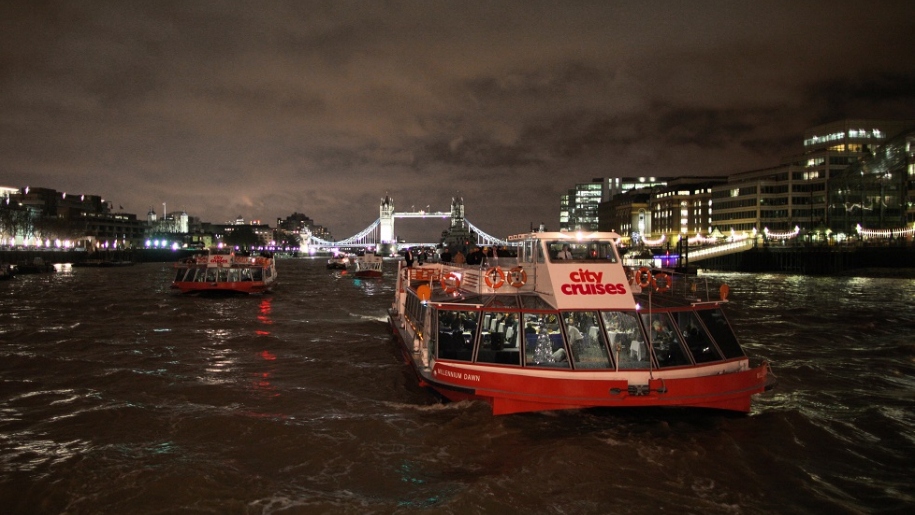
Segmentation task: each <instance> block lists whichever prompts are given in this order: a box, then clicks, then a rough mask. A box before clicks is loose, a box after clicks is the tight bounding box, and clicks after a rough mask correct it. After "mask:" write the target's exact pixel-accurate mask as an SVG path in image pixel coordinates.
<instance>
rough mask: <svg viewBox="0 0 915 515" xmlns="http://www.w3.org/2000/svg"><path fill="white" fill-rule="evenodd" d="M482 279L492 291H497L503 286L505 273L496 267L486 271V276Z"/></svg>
mask: <svg viewBox="0 0 915 515" xmlns="http://www.w3.org/2000/svg"><path fill="white" fill-rule="evenodd" d="M483 277H484V279H485V280H486V286H489V287H490V288H492V289H493V290H498V289H499V288H501V287H502V285H503V284H505V272H503V271H502V269H501V268H499V267H497V266H494V267H492V268H490V269H489V270H487V271H486V275H484V276H483Z"/></svg>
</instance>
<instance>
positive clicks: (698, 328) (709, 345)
mask: <svg viewBox="0 0 915 515" xmlns="http://www.w3.org/2000/svg"><path fill="white" fill-rule="evenodd" d="M674 316H675V318H676V319H677V327H679V328H680V334H681V335H683V341H684V342H686V348H688V349H689V352H690V353H691V354H692V355H693V361H695V362H696V363H709V362H712V361H721V353H719V352H718V348H717V347H715V344H714V343H713V342H712V339H711V338H710V337H709V335H708V333H707V332H705V328H704V327H703V326H702V324H701V323H700V322H699V317H697V316H696V313H694V312H692V311H680V312H677V313H675V314H674Z"/></svg>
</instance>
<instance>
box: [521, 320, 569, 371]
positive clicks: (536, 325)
mask: <svg viewBox="0 0 915 515" xmlns="http://www.w3.org/2000/svg"><path fill="white" fill-rule="evenodd" d="M524 363H525V365H527V366H530V367H562V368H569V359H568V353H567V352H566V350H565V345H564V344H563V338H562V331H561V330H560V328H559V315H558V314H557V313H548V314H538V313H525V314H524Z"/></svg>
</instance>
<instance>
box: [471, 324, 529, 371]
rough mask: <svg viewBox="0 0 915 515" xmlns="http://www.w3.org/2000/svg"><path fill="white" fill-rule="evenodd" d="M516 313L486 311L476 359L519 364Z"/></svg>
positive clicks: (484, 361)
mask: <svg viewBox="0 0 915 515" xmlns="http://www.w3.org/2000/svg"><path fill="white" fill-rule="evenodd" d="M519 341H520V338H519V336H518V315H517V313H487V314H486V315H484V316H483V325H482V327H480V350H479V352H477V361H478V362H480V363H499V364H501V365H519V366H520V365H521V352H520V351H521V346H520V345H518V342H519Z"/></svg>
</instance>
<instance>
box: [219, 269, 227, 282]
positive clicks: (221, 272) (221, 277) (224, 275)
mask: <svg viewBox="0 0 915 515" xmlns="http://www.w3.org/2000/svg"><path fill="white" fill-rule="evenodd" d="M228 278H229V269H228V268H220V269H219V278H218V279H216V280H217V281H218V282H221V283H224V282H226V280H227V279H228Z"/></svg>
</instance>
